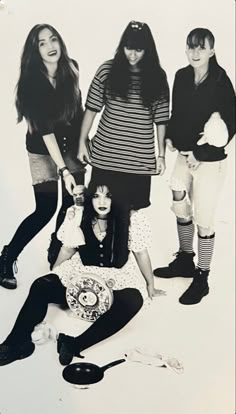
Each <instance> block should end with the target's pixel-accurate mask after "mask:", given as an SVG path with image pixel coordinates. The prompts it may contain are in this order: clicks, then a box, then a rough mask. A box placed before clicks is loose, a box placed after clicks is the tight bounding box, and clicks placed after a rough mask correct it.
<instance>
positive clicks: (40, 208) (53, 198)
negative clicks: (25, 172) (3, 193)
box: [8, 172, 84, 260]
mask: <svg viewBox="0 0 236 414" xmlns="http://www.w3.org/2000/svg"><path fill="white" fill-rule="evenodd" d="M73 175H74V174H73ZM74 177H75V180H76V183H77V184H83V182H84V173H81V172H80V173H78V174H77V175H74ZM33 189H34V196H35V211H34V212H33V213H32V214H30V215H29V216H28V217H26V219H25V220H24V221H23V222H22V223H21V224H20V226H19V227H18V229H17V230H16V233H15V235H14V236H13V238H12V240H11V242H10V243H9V245H8V249H9V256H10V257H11V258H12V259H13V260H14V259H16V258H17V256H18V255H19V254H20V253H21V252H22V250H23V249H24V247H25V246H26V245H27V244H28V243H29V242H30V241H31V240H32V239H33V238H34V237H35V236H36V234H38V233H39V232H40V230H42V228H43V227H45V226H46V224H48V223H49V221H50V220H51V219H52V217H53V216H54V214H55V212H56V209H57V202H58V182H57V181H47V182H45V183H42V184H36V185H34V186H33ZM72 204H73V197H71V196H70V195H69V193H68V192H67V190H66V189H65V185H64V181H63V180H62V206H61V208H60V210H59V213H58V216H57V221H56V229H55V231H57V230H58V229H59V227H60V225H61V224H62V222H63V220H64V217H65V213H66V210H67V208H68V207H70V206H71V205H72Z"/></svg>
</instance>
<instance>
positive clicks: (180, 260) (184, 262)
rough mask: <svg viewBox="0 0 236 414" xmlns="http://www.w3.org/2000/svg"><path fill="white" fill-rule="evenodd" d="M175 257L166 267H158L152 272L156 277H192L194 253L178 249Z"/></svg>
mask: <svg viewBox="0 0 236 414" xmlns="http://www.w3.org/2000/svg"><path fill="white" fill-rule="evenodd" d="M175 256H176V258H175V259H174V260H173V262H171V263H170V264H169V265H168V266H167V267H158V268H157V269H155V270H154V271H153V274H154V275H155V276H158V277H162V278H165V279H170V278H172V277H193V274H194V270H195V265H194V261H193V258H194V256H195V253H186V252H182V251H179V252H177V253H176V254H175Z"/></svg>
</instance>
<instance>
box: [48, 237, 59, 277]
mask: <svg viewBox="0 0 236 414" xmlns="http://www.w3.org/2000/svg"><path fill="white" fill-rule="evenodd" d="M61 246H62V242H61V241H60V240H58V238H57V235H56V233H52V234H51V242H50V244H49V247H48V262H49V263H50V270H52V268H53V266H54V264H55V262H56V260H57V256H58V254H59V251H60V249H61Z"/></svg>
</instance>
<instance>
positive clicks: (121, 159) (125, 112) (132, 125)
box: [86, 60, 169, 175]
mask: <svg viewBox="0 0 236 414" xmlns="http://www.w3.org/2000/svg"><path fill="white" fill-rule="evenodd" d="M111 65H112V60H109V61H107V62H105V63H104V64H102V65H101V66H100V67H99V69H98V70H97V72H96V74H95V77H94V79H93V81H92V83H91V85H90V88H89V92H88V96H87V101H86V108H87V109H90V110H91V111H95V112H100V111H102V109H103V108H104V110H103V113H102V116H101V119H100V122H99V125H98V129H97V132H96V134H95V136H94V137H93V139H92V140H91V141H90V152H91V162H92V165H93V166H94V167H97V168H101V169H105V170H112V171H119V172H125V173H131V174H145V175H153V174H156V156H155V141H154V123H155V124H165V123H167V121H168V119H169V101H168V100H167V99H162V100H161V101H157V102H154V103H153V104H152V108H146V107H144V105H143V102H142V98H141V82H140V74H137V73H134V74H131V82H130V87H129V91H128V98H127V99H123V98H120V97H116V98H112V97H111V96H109V95H108V92H107V90H106V80H107V77H108V74H109V71H110V69H111Z"/></svg>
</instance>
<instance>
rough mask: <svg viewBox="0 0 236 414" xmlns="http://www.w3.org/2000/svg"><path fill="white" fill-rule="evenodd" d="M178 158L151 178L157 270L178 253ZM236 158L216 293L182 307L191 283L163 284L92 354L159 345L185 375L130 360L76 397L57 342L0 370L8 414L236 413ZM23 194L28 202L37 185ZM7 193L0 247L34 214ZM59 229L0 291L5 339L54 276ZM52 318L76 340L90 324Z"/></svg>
mask: <svg viewBox="0 0 236 414" xmlns="http://www.w3.org/2000/svg"><path fill="white" fill-rule="evenodd" d="M173 158H174V155H172V154H170V155H169V156H168V168H167V172H166V175H165V176H164V177H163V178H158V177H156V178H154V179H153V192H152V206H151V207H150V208H149V210H148V215H149V217H150V219H151V220H152V223H153V248H152V250H151V252H150V253H151V258H152V263H153V267H156V266H158V265H164V264H166V263H167V262H168V261H169V260H171V254H172V253H173V252H174V251H176V249H177V238H176V233H175V218H174V216H173V214H172V213H171V212H170V211H169V204H170V194H169V189H168V177H169V174H170V171H171V167H172V165H173ZM233 161H234V159H233V148H231V154H230V157H229V174H228V178H227V180H226V185H225V188H224V190H223V194H222V198H221V201H220V206H219V212H220V211H221V214H219V213H218V215H217V225H216V233H217V239H216V240H217V241H216V250H215V256H214V261H213V266H212V272H211V277H210V294H209V295H208V296H207V297H206V298H205V299H204V300H203V301H202V302H201V303H200V304H199V305H195V306H190V307H187V306H183V305H180V304H179V302H178V297H179V296H180V294H181V293H182V292H183V291H184V290H185V288H186V287H187V285H188V283H189V281H188V280H184V279H172V280H170V281H165V280H160V279H156V286H158V287H160V288H162V289H165V290H166V291H167V296H166V297H161V298H156V299H155V300H154V301H153V304H152V306H151V308H150V309H149V310H148V311H146V312H145V313H140V314H139V315H137V317H136V318H135V319H134V320H133V321H132V322H131V323H130V324H129V325H128V326H127V327H126V328H125V329H123V331H122V332H120V333H119V334H117V335H115V336H113V337H112V338H110V339H109V340H106V341H105V342H103V343H101V344H99V345H97V346H94V347H93V348H91V349H89V350H87V351H85V352H84V354H85V356H86V361H89V362H94V363H96V364H99V365H103V364H106V363H107V362H109V361H112V360H114V359H116V358H120V357H122V356H123V354H124V352H125V350H127V349H130V348H133V347H136V346H140V345H151V346H152V347H155V349H156V350H157V351H159V352H160V353H161V354H164V355H169V356H173V357H176V358H178V359H179V360H180V361H181V362H182V363H183V365H184V373H183V374H182V375H178V374H176V373H175V372H173V371H171V370H168V369H163V368H155V367H151V366H144V365H142V364H137V363H131V362H125V363H124V364H121V365H119V366H117V367H115V368H112V369H110V370H108V371H107V372H106V373H105V376H104V379H103V380H102V381H101V382H100V383H98V384H96V385H94V386H92V387H91V388H90V389H87V390H78V389H76V388H73V387H72V386H71V385H69V384H68V383H66V382H65V381H64V380H63V378H62V375H61V374H62V366H60V364H59V362H58V357H57V353H56V345H55V343H53V342H49V343H47V344H45V345H41V346H38V347H37V349H36V351H35V353H34V354H33V355H32V356H31V357H30V358H28V359H25V360H22V361H17V362H15V363H13V364H11V365H8V366H4V367H0V384H1V385H0V395H1V396H0V413H1V414H23V413H24V414H32V413H34V414H42V413H43V414H53V413H57V414H62V413H63V414H64V413H66V412H67V413H70V414H75V413H76V414H78V413H82V414H92V413H94V412H96V413H99V414H100V413H103V414H108V413H109V414H110V413H113V414H118V413H121V412H122V413H123V414H128V413H135V414H173V413H176V414H233V413H234V254H235V250H234V196H233V195H234V194H233V189H234V178H233V176H234V174H233ZM25 191H26V197H30V188H29V189H25ZM27 191H28V193H27ZM6 194H7V196H6V198H5V199H4V200H3V201H2V205H1V208H2V213H3V214H2V216H1V217H2V219H3V220H4V223H2V224H3V227H2V229H3V230H2V232H1V240H0V242H1V245H3V244H4V243H6V242H8V240H9V238H10V236H11V232H13V231H14V229H15V227H16V225H17V224H18V223H19V221H20V220H21V219H22V218H23V216H24V214H26V212H29V211H30V206H29V205H28V206H27V210H26V207H25V206H24V197H22V188H21V187H20V186H19V187H17V185H16V187H15V190H14V194H12V193H11V192H7V193H6ZM20 196H21V205H20V209H19V210H18V213H14V214H12V215H11V212H13V211H15V206H16V205H18V206H19V203H17V199H18V198H19V197H20ZM26 199H27V198H26ZM14 201H15V202H14ZM32 205H33V201H32ZM9 211H10V214H9ZM2 219H1V220H2ZM53 225H54V223H53V222H52V223H50V225H48V226H47V228H45V229H44V230H43V231H42V232H41V234H40V235H39V236H37V237H36V238H35V240H33V241H32V243H31V244H30V245H29V246H27V248H26V249H25V251H24V252H23V253H22V255H21V257H20V259H19V261H18V267H19V273H18V281H19V287H18V289H17V290H16V291H7V290H6V289H3V288H0V315H1V316H0V319H1V325H0V342H2V340H3V339H4V338H5V336H6V335H7V333H8V332H9V330H10V328H11V327H12V324H13V322H14V320H15V317H16V314H17V312H18V310H19V308H20V307H21V305H22V303H23V300H24V299H25V297H26V295H27V292H28V289H29V286H30V284H31V283H32V281H33V280H34V279H35V278H36V277H38V276H39V275H43V274H46V273H47V272H48V267H47V262H46V254H45V251H46V247H47V245H48V238H49V234H50V232H51V230H52V228H53ZM43 252H44V253H43ZM47 320H48V321H50V322H51V323H53V324H54V325H55V326H56V327H57V329H59V330H63V331H65V332H68V333H71V334H76V333H77V332H79V331H80V330H82V329H84V328H85V324H86V323H85V322H80V321H79V320H77V319H75V318H72V317H69V316H68V314H67V313H66V312H63V311H61V310H59V309H58V308H57V307H56V306H52V307H50V309H49V312H48V315H47Z"/></svg>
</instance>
